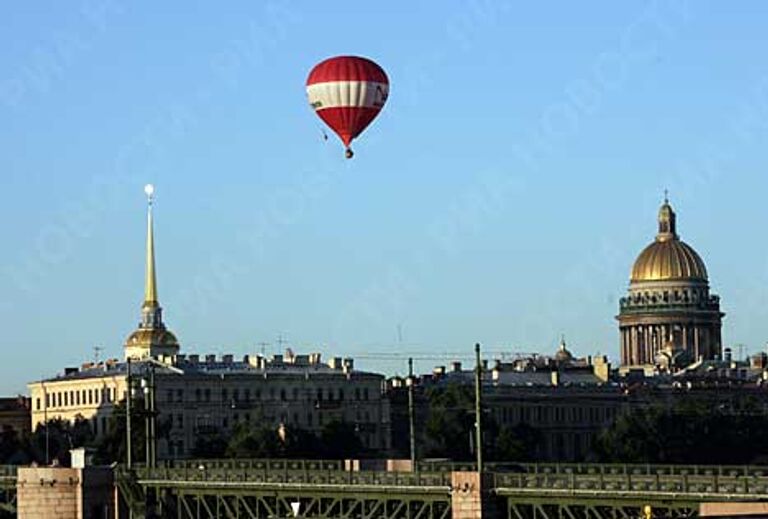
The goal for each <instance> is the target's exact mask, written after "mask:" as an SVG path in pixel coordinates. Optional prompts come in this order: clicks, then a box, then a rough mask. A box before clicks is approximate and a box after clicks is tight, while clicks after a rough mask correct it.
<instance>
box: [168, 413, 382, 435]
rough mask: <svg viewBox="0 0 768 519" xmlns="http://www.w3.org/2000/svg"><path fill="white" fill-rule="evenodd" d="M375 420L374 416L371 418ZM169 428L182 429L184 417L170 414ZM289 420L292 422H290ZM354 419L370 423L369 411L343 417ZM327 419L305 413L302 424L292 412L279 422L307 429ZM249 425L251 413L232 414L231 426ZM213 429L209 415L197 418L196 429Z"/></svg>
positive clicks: (223, 423) (223, 421)
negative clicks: (242, 423) (304, 419)
mask: <svg viewBox="0 0 768 519" xmlns="http://www.w3.org/2000/svg"><path fill="white" fill-rule="evenodd" d="M315 416H317V420H315ZM373 417H374V419H375V415H374V416H373ZM170 418H171V427H172V428H174V429H180V430H183V429H184V415H183V414H181V413H178V414H171V415H170ZM291 418H292V419H293V420H291ZM353 418H354V421H356V422H363V423H370V422H371V413H370V412H369V411H367V410H366V411H360V410H359V409H358V410H357V411H356V412H355V415H354V416H352V415H351V413H350V416H347V417H345V419H347V420H349V421H351V420H352V419H353ZM265 419H266V421H270V422H274V421H275V420H274V417H269V416H268V417H266V418H265ZM329 419H332V417H327V416H325V415H324V414H323V413H313V412H311V411H310V412H307V413H306V421H305V422H303V423H302V421H301V415H300V414H299V413H298V412H294V413H292V414H284V415H282V417H281V418H280V420H279V421H280V422H282V423H284V424H286V425H297V426H307V427H314V425H315V421H317V425H319V426H322V425H325V423H326V422H328V421H329ZM241 422H244V423H251V413H248V412H246V413H233V414H232V424H233V425H235V424H237V423H241ZM229 424H230V422H229V416H224V417H222V419H221V426H222V427H223V428H225V429H226V428H228V427H229ZM212 426H213V427H215V423H214V420H213V419H212V418H211V417H210V416H209V415H202V416H198V417H197V427H198V428H200V427H203V428H205V427H212Z"/></svg>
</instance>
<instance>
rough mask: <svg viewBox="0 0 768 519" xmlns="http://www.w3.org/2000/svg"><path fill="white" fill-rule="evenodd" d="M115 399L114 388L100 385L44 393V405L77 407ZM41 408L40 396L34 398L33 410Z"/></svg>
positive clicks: (48, 406) (109, 401) (47, 406)
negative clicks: (93, 387) (97, 386)
mask: <svg viewBox="0 0 768 519" xmlns="http://www.w3.org/2000/svg"><path fill="white" fill-rule="evenodd" d="M114 401H115V388H113V387H100V388H95V389H73V390H70V391H56V392H53V393H46V394H45V407H46V409H47V408H50V407H79V406H84V405H99V404H103V403H111V402H114ZM41 409H43V402H42V399H41V398H40V397H37V398H36V399H35V410H37V411H40V410H41Z"/></svg>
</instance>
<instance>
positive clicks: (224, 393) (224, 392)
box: [221, 388, 229, 402]
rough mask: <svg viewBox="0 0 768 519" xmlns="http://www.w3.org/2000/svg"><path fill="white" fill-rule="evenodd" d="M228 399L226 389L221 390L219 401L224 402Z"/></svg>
mask: <svg viewBox="0 0 768 519" xmlns="http://www.w3.org/2000/svg"><path fill="white" fill-rule="evenodd" d="M228 397H229V391H227V388H222V390H221V401H222V402H224V401H226V400H227V398H228Z"/></svg>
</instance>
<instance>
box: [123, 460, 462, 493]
mask: <svg viewBox="0 0 768 519" xmlns="http://www.w3.org/2000/svg"><path fill="white" fill-rule="evenodd" d="M134 474H135V477H136V478H137V479H138V480H139V482H141V483H142V484H150V483H151V484H153V485H158V486H175V485H178V484H180V483H190V484H195V483H199V482H205V483H207V484H210V483H223V484H248V483H258V484H297V485H353V486H358V485H359V486H377V487H380V486H391V487H422V488H423V487H442V488H444V487H450V485H451V475H450V473H447V472H430V473H412V472H375V471H349V470H337V469H329V470H312V469H310V468H308V467H306V468H304V469H301V470H297V469H293V468H290V467H288V466H284V467H283V468H282V469H277V468H275V467H274V466H270V465H269V464H265V465H264V466H262V467H259V468H256V467H246V468H234V467H221V466H216V467H210V466H208V465H205V464H200V465H198V466H197V467H183V468H169V467H159V468H146V467H138V468H136V469H134Z"/></svg>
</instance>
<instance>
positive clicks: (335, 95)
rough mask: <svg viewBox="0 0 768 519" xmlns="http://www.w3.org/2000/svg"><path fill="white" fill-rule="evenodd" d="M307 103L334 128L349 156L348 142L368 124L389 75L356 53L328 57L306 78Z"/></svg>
mask: <svg viewBox="0 0 768 519" xmlns="http://www.w3.org/2000/svg"><path fill="white" fill-rule="evenodd" d="M307 96H308V97H309V104H310V105H311V106H312V108H314V109H315V112H317V115H318V116H319V117H320V118H321V119H322V120H323V121H325V124H327V125H328V126H330V128H331V129H332V130H333V131H334V132H336V134H337V135H338V136H339V138H340V139H341V142H343V143H344V146H346V148H347V150H346V154H347V158H351V157H352V150H351V149H350V147H349V146H350V144H351V142H352V139H355V138H356V137H357V136H358V135H360V133H362V131H363V130H365V128H366V127H367V126H368V125H369V124H371V121H373V120H374V119H375V118H376V116H377V115H379V112H380V111H381V109H382V107H383V106H384V103H385V102H386V101H387V97H388V96H389V79H387V74H386V73H385V72H384V70H383V69H382V68H381V67H380V66H378V65H377V64H376V63H374V62H373V61H371V60H369V59H366V58H360V57H357V56H338V57H335V58H329V59H327V60H325V61H323V62H321V63H319V64H317V65H316V66H315V68H313V69H312V71H311V72H310V73H309V77H308V78H307Z"/></svg>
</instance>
